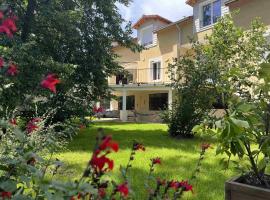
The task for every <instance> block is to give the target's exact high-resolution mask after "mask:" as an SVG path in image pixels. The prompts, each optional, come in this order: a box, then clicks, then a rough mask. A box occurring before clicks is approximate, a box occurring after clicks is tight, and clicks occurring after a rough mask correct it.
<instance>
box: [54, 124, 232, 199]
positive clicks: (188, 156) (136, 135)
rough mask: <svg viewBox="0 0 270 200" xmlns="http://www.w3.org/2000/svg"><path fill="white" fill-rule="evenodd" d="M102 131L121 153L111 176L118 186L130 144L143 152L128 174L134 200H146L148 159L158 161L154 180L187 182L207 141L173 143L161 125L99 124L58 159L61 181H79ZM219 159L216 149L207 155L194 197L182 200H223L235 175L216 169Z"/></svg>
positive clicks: (116, 158)
mask: <svg viewBox="0 0 270 200" xmlns="http://www.w3.org/2000/svg"><path fill="white" fill-rule="evenodd" d="M101 127H102V128H104V129H105V133H106V134H111V135H113V139H114V140H116V141H118V142H119V145H120V151H119V152H118V153H113V154H112V156H111V158H113V159H114V161H115V169H114V171H113V172H112V174H111V176H112V178H113V179H114V180H116V181H117V182H118V183H120V182H122V181H123V180H122V179H121V176H120V172H119V167H120V165H124V166H125V165H126V164H127V161H128V158H129V154H130V147H131V145H132V141H133V140H134V139H135V140H137V141H139V142H142V143H143V144H144V145H145V147H146V151H145V152H138V153H137V154H136V159H135V161H134V162H133V168H132V170H131V171H130V183H131V186H132V190H133V191H134V192H135V194H136V197H135V198H136V199H138V200H141V199H147V198H146V191H145V187H144V181H143V180H144V177H146V176H147V174H148V172H149V163H150V158H154V157H161V158H162V165H161V166H157V167H156V171H155V176H156V177H160V178H165V179H167V180H173V179H174V180H182V179H188V178H189V177H190V176H191V174H192V172H193V170H194V168H195V166H196V162H197V159H198V157H199V153H200V144H201V143H202V142H205V141H207V139H206V138H199V137H197V138H194V139H189V140H175V139H172V138H170V137H169V136H168V134H167V126H166V125H163V124H134V123H98V124H96V125H94V126H93V127H91V128H89V129H85V130H83V131H81V132H80V133H79V134H78V136H77V137H76V138H75V139H74V141H72V142H71V143H70V144H69V146H68V150H65V151H63V152H61V153H60V154H59V155H58V158H60V159H61V160H62V161H64V162H65V163H66V165H65V166H64V167H63V169H62V170H61V171H60V173H61V174H60V175H61V179H68V177H75V178H79V177H80V176H81V174H82V172H83V169H84V167H85V165H86V164H87V162H88V160H89V158H90V156H91V150H92V148H93V145H94V143H95V136H96V133H97V129H98V128H101ZM220 158H221V157H217V156H215V148H213V149H210V150H209V151H208V152H207V153H206V157H205V160H204V161H203V166H202V171H201V173H200V174H199V177H198V179H197V180H196V182H194V183H193V185H194V193H193V194H192V193H188V194H186V195H185V196H184V199H190V200H223V199H224V183H225V181H226V180H228V179H229V178H231V177H232V176H234V175H236V172H234V171H233V170H231V169H230V170H227V171H224V170H223V169H222V167H221V166H220V165H219V161H220Z"/></svg>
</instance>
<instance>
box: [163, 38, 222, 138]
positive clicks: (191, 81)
mask: <svg viewBox="0 0 270 200" xmlns="http://www.w3.org/2000/svg"><path fill="white" fill-rule="evenodd" d="M202 49H203V46H202V44H197V43H195V42H194V43H193V49H192V50H194V51H196V52H197V54H196V55H191V54H188V53H187V54H186V55H184V56H181V57H180V58H178V59H175V61H174V63H172V64H170V65H169V70H170V74H171V75H170V77H171V80H172V87H173V88H174V92H175V99H174V101H173V104H172V109H171V110H168V111H167V112H165V114H164V115H163V119H164V121H165V122H166V123H168V126H169V134H170V135H171V136H173V137H179V138H191V137H193V136H194V133H193V132H192V128H193V127H194V126H195V125H196V124H198V123H200V122H201V121H202V120H203V118H204V116H205V115H207V114H208V112H209V111H210V110H211V108H212V105H213V103H214V102H215V101H216V98H217V96H218V94H217V92H216V90H215V88H214V87H213V84H212V82H211V80H213V79H214V77H211V76H212V75H213V72H212V69H210V68H208V66H207V65H206V64H205V63H204V62H201V61H202V59H201V58H200V57H201V55H202V54H203V52H202Z"/></svg>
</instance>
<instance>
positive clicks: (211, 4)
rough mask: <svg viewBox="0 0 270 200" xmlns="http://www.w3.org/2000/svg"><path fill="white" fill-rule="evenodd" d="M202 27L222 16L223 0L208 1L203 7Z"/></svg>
mask: <svg viewBox="0 0 270 200" xmlns="http://www.w3.org/2000/svg"><path fill="white" fill-rule="evenodd" d="M201 10H202V16H201V18H202V19H201V27H205V26H209V25H211V24H214V23H216V22H217V21H218V19H219V18H220V17H221V0H214V1H208V3H206V4H203V5H202V7H201Z"/></svg>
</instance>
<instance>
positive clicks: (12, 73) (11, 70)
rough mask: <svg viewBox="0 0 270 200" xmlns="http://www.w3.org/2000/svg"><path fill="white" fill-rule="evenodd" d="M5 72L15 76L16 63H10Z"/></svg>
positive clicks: (16, 72) (16, 70)
mask: <svg viewBox="0 0 270 200" xmlns="http://www.w3.org/2000/svg"><path fill="white" fill-rule="evenodd" d="M7 73H8V75H10V76H15V75H17V74H18V73H19V71H18V69H17V65H15V64H13V63H11V64H10V65H9V66H8V70H7Z"/></svg>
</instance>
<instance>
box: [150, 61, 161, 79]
mask: <svg viewBox="0 0 270 200" xmlns="http://www.w3.org/2000/svg"><path fill="white" fill-rule="evenodd" d="M151 79H152V80H153V81H156V80H160V79H161V62H160V61H152V62H151Z"/></svg>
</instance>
